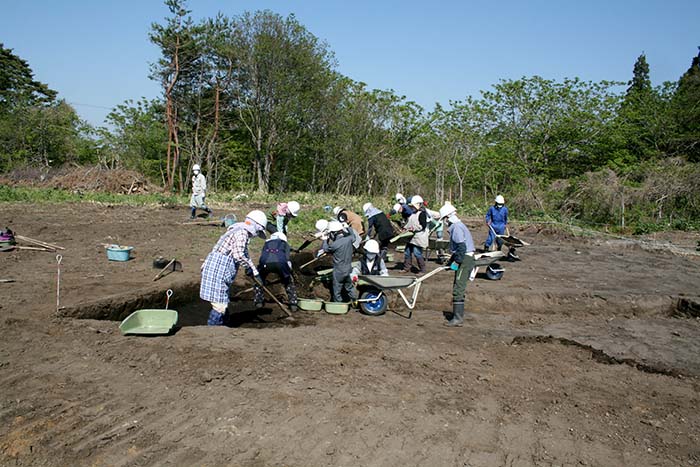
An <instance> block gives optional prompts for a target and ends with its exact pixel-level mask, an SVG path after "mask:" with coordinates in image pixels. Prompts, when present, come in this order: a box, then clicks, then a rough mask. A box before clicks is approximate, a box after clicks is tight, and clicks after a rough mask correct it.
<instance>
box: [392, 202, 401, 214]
mask: <svg viewBox="0 0 700 467" xmlns="http://www.w3.org/2000/svg"><path fill="white" fill-rule="evenodd" d="M391 209H392V210H393V211H394V212H399V210H400V209H401V205H400V204H399V203H396V204H395V205H394V206H393V207H392V208H391Z"/></svg>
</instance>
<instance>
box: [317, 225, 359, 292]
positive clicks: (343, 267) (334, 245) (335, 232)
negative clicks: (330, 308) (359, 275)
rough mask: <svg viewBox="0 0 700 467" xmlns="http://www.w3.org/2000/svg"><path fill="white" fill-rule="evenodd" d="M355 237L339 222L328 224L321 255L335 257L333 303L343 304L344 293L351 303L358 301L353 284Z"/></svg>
mask: <svg viewBox="0 0 700 467" xmlns="http://www.w3.org/2000/svg"><path fill="white" fill-rule="evenodd" d="M352 243H353V236H352V234H351V233H348V231H347V230H345V229H344V228H343V224H341V223H340V222H339V221H330V222H329V223H328V238H327V239H326V240H324V241H323V247H322V248H321V250H320V251H319V254H320V253H327V254H328V253H330V254H332V255H333V301H334V302H342V301H343V298H344V297H343V292H345V295H347V297H348V298H349V299H350V301H353V302H354V301H355V300H357V292H356V291H355V287H354V286H353V283H352V277H351V273H352V254H353V251H354V247H353V244H352Z"/></svg>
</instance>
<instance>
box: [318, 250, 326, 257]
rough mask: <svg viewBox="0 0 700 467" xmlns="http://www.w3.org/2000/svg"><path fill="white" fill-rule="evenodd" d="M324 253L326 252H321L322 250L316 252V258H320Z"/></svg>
mask: <svg viewBox="0 0 700 467" xmlns="http://www.w3.org/2000/svg"><path fill="white" fill-rule="evenodd" d="M325 253H326V252H325V251H323V250H318V253H316V258H320V257H321V256H323V255H324V254H325Z"/></svg>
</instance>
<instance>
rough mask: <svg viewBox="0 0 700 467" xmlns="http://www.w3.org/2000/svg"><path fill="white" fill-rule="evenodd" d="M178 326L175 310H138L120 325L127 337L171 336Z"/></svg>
mask: <svg viewBox="0 0 700 467" xmlns="http://www.w3.org/2000/svg"><path fill="white" fill-rule="evenodd" d="M176 324H177V311H175V310H136V311H134V312H133V313H131V314H130V315H129V316H127V317H126V319H125V320H124V321H122V323H121V324H120V325H119V330H120V331H121V332H122V334H124V335H125V336H126V335H128V334H136V335H156V334H169V333H170V331H172V330H173V328H174V327H175V325H176Z"/></svg>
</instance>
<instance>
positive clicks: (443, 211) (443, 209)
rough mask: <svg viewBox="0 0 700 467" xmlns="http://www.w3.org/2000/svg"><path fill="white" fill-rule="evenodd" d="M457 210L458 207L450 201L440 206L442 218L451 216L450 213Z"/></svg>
mask: <svg viewBox="0 0 700 467" xmlns="http://www.w3.org/2000/svg"><path fill="white" fill-rule="evenodd" d="M456 212H457V209H456V208H455V207H454V206H452V205H451V204H450V203H449V202H445V205H444V206H443V207H441V208H440V219H444V218H445V217H449V216H450V215H452V214H454V213H456Z"/></svg>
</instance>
